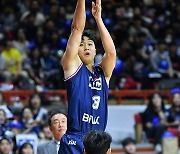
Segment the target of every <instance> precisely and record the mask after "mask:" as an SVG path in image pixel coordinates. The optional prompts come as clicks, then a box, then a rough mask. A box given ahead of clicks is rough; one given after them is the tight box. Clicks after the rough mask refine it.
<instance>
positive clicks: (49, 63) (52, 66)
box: [40, 45, 60, 89]
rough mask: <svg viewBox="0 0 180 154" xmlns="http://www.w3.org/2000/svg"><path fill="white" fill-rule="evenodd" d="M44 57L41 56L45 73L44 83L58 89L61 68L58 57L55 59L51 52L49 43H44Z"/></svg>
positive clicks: (42, 49) (42, 50)
mask: <svg viewBox="0 0 180 154" xmlns="http://www.w3.org/2000/svg"><path fill="white" fill-rule="evenodd" d="M41 53H42V57H41V58H40V61H41V64H42V68H43V74H44V84H45V86H46V87H47V88H50V89H58V88H59V87H58V82H59V76H60V74H59V69H58V63H57V61H56V59H54V58H53V57H52V55H51V53H50V49H49V48H48V46H47V45H43V46H42V48H41Z"/></svg>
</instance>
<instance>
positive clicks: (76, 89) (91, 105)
mask: <svg viewBox="0 0 180 154" xmlns="http://www.w3.org/2000/svg"><path fill="white" fill-rule="evenodd" d="M66 86H67V92H68V128H69V130H70V131H79V132H82V133H86V132H87V131H90V130H94V129H96V130H104V129H105V127H106V123H107V99H108V86H107V83H106V80H105V77H104V74H103V71H102V69H101V68H100V67H99V66H96V67H95V68H94V71H93V72H90V71H89V70H88V69H87V68H86V66H85V65H82V66H80V67H79V69H78V70H77V72H76V73H75V74H74V76H72V77H71V78H70V79H68V80H67V81H66Z"/></svg>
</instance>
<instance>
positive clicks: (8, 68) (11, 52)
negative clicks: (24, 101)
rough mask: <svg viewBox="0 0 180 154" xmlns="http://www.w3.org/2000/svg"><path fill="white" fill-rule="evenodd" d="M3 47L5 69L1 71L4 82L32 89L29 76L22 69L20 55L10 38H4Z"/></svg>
mask: <svg viewBox="0 0 180 154" xmlns="http://www.w3.org/2000/svg"><path fill="white" fill-rule="evenodd" d="M4 42H5V43H4V44H5V49H4V50H3V52H2V55H3V57H4V58H5V71H4V72H3V74H2V75H3V77H4V79H5V81H4V82H12V83H13V84H14V85H16V87H17V88H21V89H26V90H27V89H33V88H34V87H33V84H32V83H31V82H30V81H29V77H28V75H27V73H26V72H25V71H23V70H22V56H21V54H20V51H19V50H17V49H16V48H14V47H13V46H12V41H11V40H8V39H7V40H6V39H5V40H4Z"/></svg>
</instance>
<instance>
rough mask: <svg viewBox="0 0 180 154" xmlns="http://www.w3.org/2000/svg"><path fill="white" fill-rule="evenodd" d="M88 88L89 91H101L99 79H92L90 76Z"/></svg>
mask: <svg viewBox="0 0 180 154" xmlns="http://www.w3.org/2000/svg"><path fill="white" fill-rule="evenodd" d="M89 87H90V88H91V89H96V90H101V88H102V80H101V78H93V77H92V76H90V77H89Z"/></svg>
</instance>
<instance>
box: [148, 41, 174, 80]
mask: <svg viewBox="0 0 180 154" xmlns="http://www.w3.org/2000/svg"><path fill="white" fill-rule="evenodd" d="M166 48H167V46H166V43H165V42H164V41H159V42H158V43H157V46H156V50H155V51H153V52H152V53H151V55H150V64H151V68H152V71H155V72H158V73H160V74H161V75H162V77H166V78H173V77H174V70H173V68H172V62H171V60H170V57H169V55H168V53H167V52H166Z"/></svg>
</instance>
